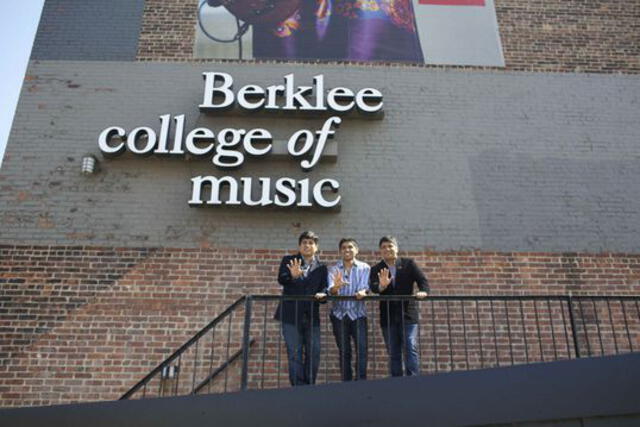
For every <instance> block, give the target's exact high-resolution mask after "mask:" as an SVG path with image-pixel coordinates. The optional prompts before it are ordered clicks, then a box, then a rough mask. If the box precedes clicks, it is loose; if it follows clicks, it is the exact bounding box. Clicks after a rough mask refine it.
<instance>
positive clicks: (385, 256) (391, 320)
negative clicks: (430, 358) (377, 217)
mask: <svg viewBox="0 0 640 427" xmlns="http://www.w3.org/2000/svg"><path fill="white" fill-rule="evenodd" d="M378 247H379V248H380V255H381V256H382V261H380V262H379V263H378V264H376V265H375V266H374V267H373V268H372V269H371V274H370V284H371V290H372V291H373V292H376V293H379V294H381V295H389V296H391V295H412V294H413V284H414V283H416V284H417V285H418V289H419V292H417V293H416V295H415V297H416V298H417V299H423V298H426V297H427V293H428V292H429V284H428V282H427V278H426V276H425V275H424V273H422V271H421V270H420V269H419V268H418V266H417V265H416V263H415V262H414V261H413V260H412V259H410V258H399V257H398V241H397V240H396V238H395V237H393V236H384V237H382V238H381V239H380V242H379V243H378ZM380 326H381V327H382V335H383V336H384V342H385V345H386V347H387V353H388V354H389V365H390V371H391V375H392V376H394V377H399V376H402V359H403V357H402V354H403V353H404V362H405V373H406V375H419V374H420V367H419V361H418V345H417V335H418V307H417V305H416V302H415V301H381V302H380ZM403 344H404V345H403Z"/></svg>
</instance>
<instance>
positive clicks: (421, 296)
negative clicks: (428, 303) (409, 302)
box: [416, 291, 429, 299]
mask: <svg viewBox="0 0 640 427" xmlns="http://www.w3.org/2000/svg"><path fill="white" fill-rule="evenodd" d="M427 296H429V294H428V293H427V292H425V291H419V292H416V299H425V298H426V297H427Z"/></svg>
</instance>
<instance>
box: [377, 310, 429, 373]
mask: <svg viewBox="0 0 640 427" xmlns="http://www.w3.org/2000/svg"><path fill="white" fill-rule="evenodd" d="M402 326H403V324H402V322H390V324H389V325H382V335H383V336H384V343H385V345H386V347H387V353H388V354H389V364H390V366H389V369H390V371H391V376H394V377H401V376H402V353H403V352H404V367H405V373H406V375H408V376H410V375H420V366H419V362H418V342H417V337H418V325H417V324H415V323H413V324H405V325H404V333H403V331H402ZM403 342H404V346H403ZM403 347H404V350H403Z"/></svg>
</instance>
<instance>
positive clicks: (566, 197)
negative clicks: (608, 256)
mask: <svg viewBox="0 0 640 427" xmlns="http://www.w3.org/2000/svg"><path fill="white" fill-rule="evenodd" d="M469 167H470V171H471V175H472V182H473V194H474V198H475V202H476V205H477V210H478V216H479V218H478V220H479V228H480V236H481V239H482V247H483V248H505V247H508V248H510V249H512V250H518V251H572V252H574V251H587V252H601V251H611V252H639V251H640V229H639V228H638V227H637V225H638V224H639V223H640V186H638V183H639V182H640V160H637V159H636V160H633V159H619V160H601V161H599V160H598V161H594V160H580V159H570V158H549V157H547V158H545V157H535V156H532V155H517V154H516V155H513V154H505V153H501V152H499V151H497V150H492V151H485V152H483V153H482V154H480V155H479V156H478V157H476V158H474V159H472V161H471V164H470V166H469Z"/></svg>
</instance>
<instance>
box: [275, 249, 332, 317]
mask: <svg viewBox="0 0 640 427" xmlns="http://www.w3.org/2000/svg"><path fill="white" fill-rule="evenodd" d="M293 259H301V260H302V262H303V265H304V258H302V255H300V254H296V255H287V256H285V257H284V258H282V261H281V262H280V269H279V271H278V283H280V284H281V285H282V295H283V296H284V297H286V296H288V295H315V294H316V293H318V292H325V291H326V289H327V266H326V265H325V264H323V263H321V262H320V264H319V265H318V266H317V267H316V268H315V269H314V270H313V271H310V272H309V273H308V274H307V276H306V277H300V278H298V279H295V280H294V279H293V278H292V277H291V272H290V271H289V268H288V267H287V266H288V265H289V263H290V262H291V260H293ZM311 315H313V318H311V317H310V316H311ZM274 317H275V319H276V320H280V321H282V322H285V323H292V324H301V322H303V321H306V322H309V324H311V322H312V319H313V324H314V325H319V324H320V315H319V310H318V303H317V302H311V301H308V302H307V301H286V300H285V301H284V302H283V303H281V304H278V308H277V309H276V313H275V316H274Z"/></svg>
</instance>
